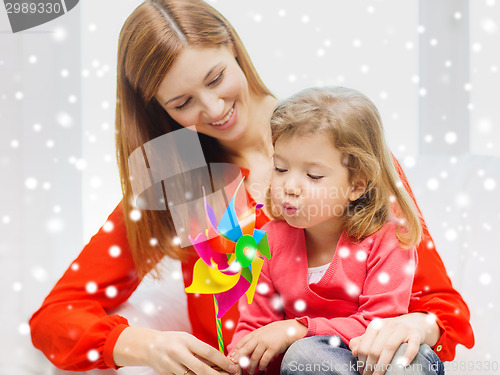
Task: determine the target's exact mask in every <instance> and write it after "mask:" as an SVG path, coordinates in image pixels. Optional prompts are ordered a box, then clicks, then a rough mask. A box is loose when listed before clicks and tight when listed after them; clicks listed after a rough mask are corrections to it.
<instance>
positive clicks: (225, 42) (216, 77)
mask: <svg viewBox="0 0 500 375" xmlns="http://www.w3.org/2000/svg"><path fill="white" fill-rule="evenodd" d="M117 75H118V82H117V108H116V143H117V155H118V166H119V170H120V176H121V181H122V189H123V195H124V198H123V200H122V202H121V204H119V205H118V207H117V208H116V209H115V211H114V212H113V213H112V214H111V215H110V217H109V219H108V221H111V222H112V223H113V224H114V229H113V230H112V231H104V230H100V231H99V233H98V234H97V235H96V236H94V237H93V238H92V239H91V241H90V242H89V244H88V245H87V246H86V247H85V248H84V249H83V251H82V252H81V254H80V255H79V257H78V258H77V259H76V260H75V261H74V262H73V263H72V265H71V267H70V268H68V270H67V271H66V273H65V274H64V276H63V277H62V278H61V280H60V281H59V282H58V283H57V285H56V286H55V287H54V289H53V290H52V291H51V293H50V294H49V296H48V297H47V298H46V300H45V301H44V303H43V305H42V307H41V308H40V309H39V310H38V311H37V312H36V313H35V314H34V315H33V317H32V319H31V321H30V325H31V333H32V339H33V343H34V345H35V346H36V347H37V348H39V349H41V350H42V351H43V352H44V353H45V355H46V356H47V357H48V358H49V359H50V360H51V361H52V362H53V363H54V364H55V365H56V366H57V367H60V368H63V369H67V370H77V371H85V370H87V369H91V368H117V367H120V366H134V365H146V366H150V367H152V368H153V369H155V370H156V371H157V372H158V373H160V374H170V373H174V374H187V373H188V372H190V371H192V372H194V373H196V374H214V373H216V370H214V369H213V368H212V366H214V367H215V366H217V367H219V368H221V369H222V370H224V371H227V372H235V371H236V369H235V368H233V367H231V365H232V364H231V362H230V361H229V360H228V359H227V358H225V357H224V356H223V355H222V354H221V353H219V352H218V351H217V350H216V349H214V348H211V347H210V346H209V345H207V344H205V343H209V344H211V345H212V346H216V340H217V336H216V332H215V325H214V324H213V322H214V319H213V316H212V315H213V307H212V300H211V298H210V297H207V296H198V297H197V296H195V295H191V294H188V295H187V298H188V310H189V318H190V321H191V325H192V327H193V335H189V334H187V333H181V332H160V331H155V330H147V329H143V328H139V327H131V326H129V324H128V322H127V320H126V319H125V318H123V317H120V316H118V315H108V311H110V310H113V309H114V308H116V307H118V306H120V305H121V304H122V303H123V302H124V301H126V300H127V299H128V297H129V296H130V295H131V293H132V292H133V291H134V290H135V288H136V287H137V286H138V285H139V283H140V282H141V280H142V278H143V276H144V275H145V274H147V273H148V272H150V271H154V270H155V267H156V265H157V264H158V262H159V261H160V260H161V259H162V258H163V257H164V256H169V257H173V258H179V259H181V260H182V266H183V276H184V282H185V284H186V285H189V284H190V282H191V279H192V267H193V264H194V262H195V260H196V259H195V257H194V256H193V252H192V251H190V250H186V249H181V248H180V247H179V246H177V245H175V244H173V241H172V239H173V238H174V237H175V236H176V234H175V231H174V226H173V223H172V218H171V216H170V214H169V213H168V212H166V211H142V212H141V213H142V217H141V219H140V220H138V221H134V220H132V219H130V213H131V212H132V210H133V209H134V207H133V206H132V203H131V201H132V196H133V193H132V189H131V186H130V175H129V170H128V157H129V155H130V154H131V153H132V152H133V151H134V150H135V149H137V148H138V147H141V146H142V145H144V144H145V143H147V142H148V141H150V140H152V139H154V138H156V137H159V136H161V135H163V134H165V133H168V132H171V131H174V130H177V129H180V128H181V127H183V126H184V127H187V126H191V125H193V124H194V125H196V129H197V131H198V132H199V133H200V142H201V144H202V147H203V150H204V154H205V158H206V160H207V162H216V161H225V162H230V163H232V164H236V165H238V166H240V167H241V169H242V172H243V174H244V175H245V176H246V179H245V187H246V189H247V192H248V195H249V197H250V198H251V199H253V200H254V201H256V202H263V201H264V196H265V191H266V190H267V186H268V183H269V173H270V171H271V155H272V145H271V136H270V128H269V118H270V116H271V113H272V111H273V109H274V108H275V106H276V104H277V101H276V99H275V98H274V97H273V96H272V94H271V93H270V91H269V90H268V89H267V88H266V86H265V85H264V84H263V83H262V81H261V80H260V78H259V76H258V75H257V73H256V71H255V69H254V67H253V65H252V63H251V61H250V59H249V57H248V55H247V53H246V51H245V48H244V47H243V45H242V43H241V41H240V39H239V38H238V36H237V34H236V32H235V31H234V29H233V28H232V26H231V25H230V24H229V23H228V22H227V21H226V20H225V19H224V18H223V17H222V16H221V15H220V14H219V13H218V12H217V11H216V10H214V9H213V8H211V7H210V6H209V5H207V4H206V3H204V2H203V1H201V0H153V1H146V2H145V3H143V4H142V5H140V6H139V7H138V8H137V9H136V10H135V11H134V12H133V13H132V14H131V15H130V16H129V18H128V19H127V21H126V22H125V24H124V26H123V29H122V31H121V34H120V40H119V51H118V72H117ZM166 162H168V161H166ZM395 164H396V167H397V168H398V172H399V173H400V176H401V179H402V181H403V183H404V185H405V188H406V189H407V190H408V191H409V192H410V193H411V190H410V188H409V186H408V184H407V182H406V178H405V176H404V174H403V171H402V170H401V168H400V166H399V165H398V164H397V162H396V161H395ZM267 221H268V218H267V217H266V215H265V212H264V213H262V214H261V215H259V216H258V218H257V224H256V225H257V227H260V226H262V225H263V224H264V223H265V222H267ZM423 234H424V237H423V238H424V239H423V241H422V242H421V244H420V246H419V248H418V256H419V266H418V268H417V270H416V277H415V282H414V285H413V292H415V293H418V294H419V296H418V298H417V299H414V300H413V301H412V302H411V305H410V311H411V312H412V313H410V314H408V315H405V316H402V317H398V318H393V319H386V320H384V321H383V324H382V326H381V327H380V326H377V327H375V326H373V325H370V326H369V328H368V330H367V331H366V333H365V334H364V335H363V336H361V337H359V338H355V339H353V340H351V343H350V346H351V349H352V351H353V353H354V354H355V355H357V356H358V358H359V359H360V360H362V361H364V362H366V366H365V369H366V371H365V374H369V373H370V372H371V371H370V366H368V365H370V364H371V365H375V364H377V363H378V364H379V365H383V364H387V363H389V362H390V360H391V358H392V357H393V354H394V353H395V351H396V350H398V348H399V350H400V351H401V350H403V351H405V350H406V352H405V357H406V358H407V360H408V362H410V361H411V360H412V359H413V358H414V357H415V356H416V355H420V354H417V353H418V351H419V345H420V344H422V343H426V344H428V345H429V346H430V347H433V349H434V350H435V352H436V353H437V354H438V355H439V356H440V357H441V359H442V360H450V359H452V358H453V357H454V352H455V346H456V344H457V343H461V344H463V345H465V346H467V347H472V345H473V342H474V341H473V334H472V330H471V327H470V324H469V322H468V321H469V311H468V308H467V306H466V304H465V303H464V301H463V300H462V298H461V296H460V295H459V294H458V293H457V292H456V291H455V290H454V289H453V287H452V286H451V282H450V280H449V278H448V277H447V275H446V272H445V269H444V266H443V264H442V262H441V260H440V258H439V255H438V254H437V252H436V250H435V249H434V245H433V242H432V239H431V237H430V235H429V233H428V231H427V228H426V227H425V225H424V231H423ZM152 238H155V239H157V240H155V241H151V239H152ZM111 246H118V248H119V249H120V252H119V256H114V255H116V254H114V255H113V256H110V254H109V252H108V250H109V248H110V247H111ZM114 249H116V247H114ZM90 283H92V284H91V285H90V287H89V284H90ZM110 287H113V288H115V289H114V290H116V293H113V294H112V295H113V297H112V298H111V297H109V295H110V294H109V293H106V291H107V290H109V288H110ZM211 314H212V315H211ZM167 319H168V317H167ZM237 319H238V311H237V309H236V307H234V308H233V309H231V310H230V311H229V312H228V313H227V314H226V315H225V317H224V321H223V330H224V332H223V333H224V340H225V342H226V343H228V342H230V339H231V336H232V333H233V330H234V324H233V325H231V324H225V322H228V323H229V321H232V322H233V323H235V322H236V321H237ZM402 343H405V344H404V345H405V346H407V347H406V349H405V347H404V346H401V344H402ZM406 343H407V344H406ZM384 368H385V367H384Z"/></svg>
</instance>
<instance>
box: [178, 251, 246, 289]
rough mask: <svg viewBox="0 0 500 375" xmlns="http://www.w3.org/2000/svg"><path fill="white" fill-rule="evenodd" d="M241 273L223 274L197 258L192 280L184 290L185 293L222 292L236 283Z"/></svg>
mask: <svg viewBox="0 0 500 375" xmlns="http://www.w3.org/2000/svg"><path fill="white" fill-rule="evenodd" d="M240 277H241V275H240V274H239V273H237V274H236V275H224V274H223V273H221V272H219V271H218V270H216V269H214V268H212V267H209V266H208V265H207V264H206V263H205V262H204V261H203V260H202V259H198V260H197V261H196V263H195V265H194V269H193V282H192V283H191V285H190V286H188V287H187V288H186V289H185V290H186V292H187V293H201V294H213V293H222V292H225V291H226V290H229V289H231V288H232V287H234V286H235V285H236V283H237V282H238V280H239V278H240Z"/></svg>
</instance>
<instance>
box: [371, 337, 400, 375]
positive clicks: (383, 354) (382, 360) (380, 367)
mask: <svg viewBox="0 0 500 375" xmlns="http://www.w3.org/2000/svg"><path fill="white" fill-rule="evenodd" d="M379 336H382V335H379ZM403 340H404V337H402V336H401V332H393V334H392V335H391V336H389V337H388V338H383V339H382V340H381V341H380V342H378V343H376V344H375V345H377V346H376V347H375V349H374V351H375V352H376V353H377V354H378V361H377V363H376V364H375V368H374V370H375V371H376V372H377V374H380V375H383V374H385V372H386V371H387V367H388V366H389V364H390V363H391V361H392V358H393V357H394V354H395V353H396V351H397V350H398V348H399V347H400V346H401V344H402V343H403ZM377 341H378V340H377Z"/></svg>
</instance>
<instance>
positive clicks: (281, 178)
mask: <svg viewBox="0 0 500 375" xmlns="http://www.w3.org/2000/svg"><path fill="white" fill-rule="evenodd" d="M341 159H342V154H341V153H340V151H338V150H337V149H336V148H335V147H334V145H333V142H332V140H331V139H330V138H329V137H328V136H327V135H326V134H324V133H319V134H314V135H307V136H298V135H294V136H292V137H291V138H282V139H278V141H277V142H276V145H275V153H274V172H273V176H272V179H271V196H272V201H273V203H274V205H275V209H277V210H278V211H279V213H280V214H281V215H282V216H283V218H284V219H285V220H286V222H287V223H288V224H289V225H291V226H293V227H296V228H306V229H312V228H325V230H326V231H328V229H329V228H330V229H331V228H338V224H339V223H340V221H339V219H340V218H342V217H343V215H344V214H345V212H346V209H347V205H348V202H349V201H353V200H356V199H358V198H359V197H360V196H361V194H362V193H363V189H362V188H361V189H356V188H355V187H354V186H353V185H352V184H351V182H350V180H349V172H348V169H347V168H346V167H345V166H344V165H343V164H342V160H341Z"/></svg>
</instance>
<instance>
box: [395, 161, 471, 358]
mask: <svg viewBox="0 0 500 375" xmlns="http://www.w3.org/2000/svg"><path fill="white" fill-rule="evenodd" d="M394 165H395V167H396V170H397V172H398V173H399V176H400V178H401V182H402V183H403V185H404V187H405V189H406V191H408V193H409V194H410V196H411V197H412V199H413V201H414V202H415V205H416V206H417V202H416V201H415V197H414V195H413V192H412V191H411V188H410V185H409V183H408V180H407V178H406V176H405V174H404V172H403V169H402V168H401V165H400V164H399V163H398V161H397V160H396V159H395V158H394ZM417 209H418V206H417ZM419 213H420V215H421V212H420V210H419ZM421 216H422V215H421ZM417 254H418V266H417V269H416V271H415V280H414V282H413V288H412V292H413V294H414V296H415V297H416V298H412V300H411V301H410V306H409V312H422V313H429V314H433V315H431V316H430V317H428V320H429V321H430V322H431V323H432V324H431V326H432V327H433V328H431V329H430V330H431V334H428V330H429V329H428V328H426V332H422V336H425V341H424V343H426V344H428V345H429V346H430V347H432V348H433V349H434V351H435V352H436V354H437V355H438V356H439V357H440V358H441V360H443V361H450V360H453V358H455V348H456V346H457V344H462V345H464V346H466V347H467V348H472V347H473V346H474V333H473V331H472V327H471V325H470V322H469V321H470V312H469V308H468V307H467V305H466V303H465V302H464V300H463V298H462V296H461V295H460V293H458V292H457V291H456V290H455V289H454V288H453V285H452V283H451V280H450V278H449V277H448V274H447V273H446V269H445V267H444V264H443V261H442V260H441V257H440V256H439V254H438V252H437V251H436V248H435V245H434V241H433V239H432V237H431V235H430V233H429V230H428V228H427V225H426V223H425V221H424V220H423V219H422V240H421V241H420V244H419V245H418V246H417ZM413 319H418V318H417V317H415V318H412V320H413ZM434 321H435V323H434ZM436 325H437V326H436ZM436 335H439V336H440V337H439V340H438V341H437V342H435V341H434V339H435V336H436Z"/></svg>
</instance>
